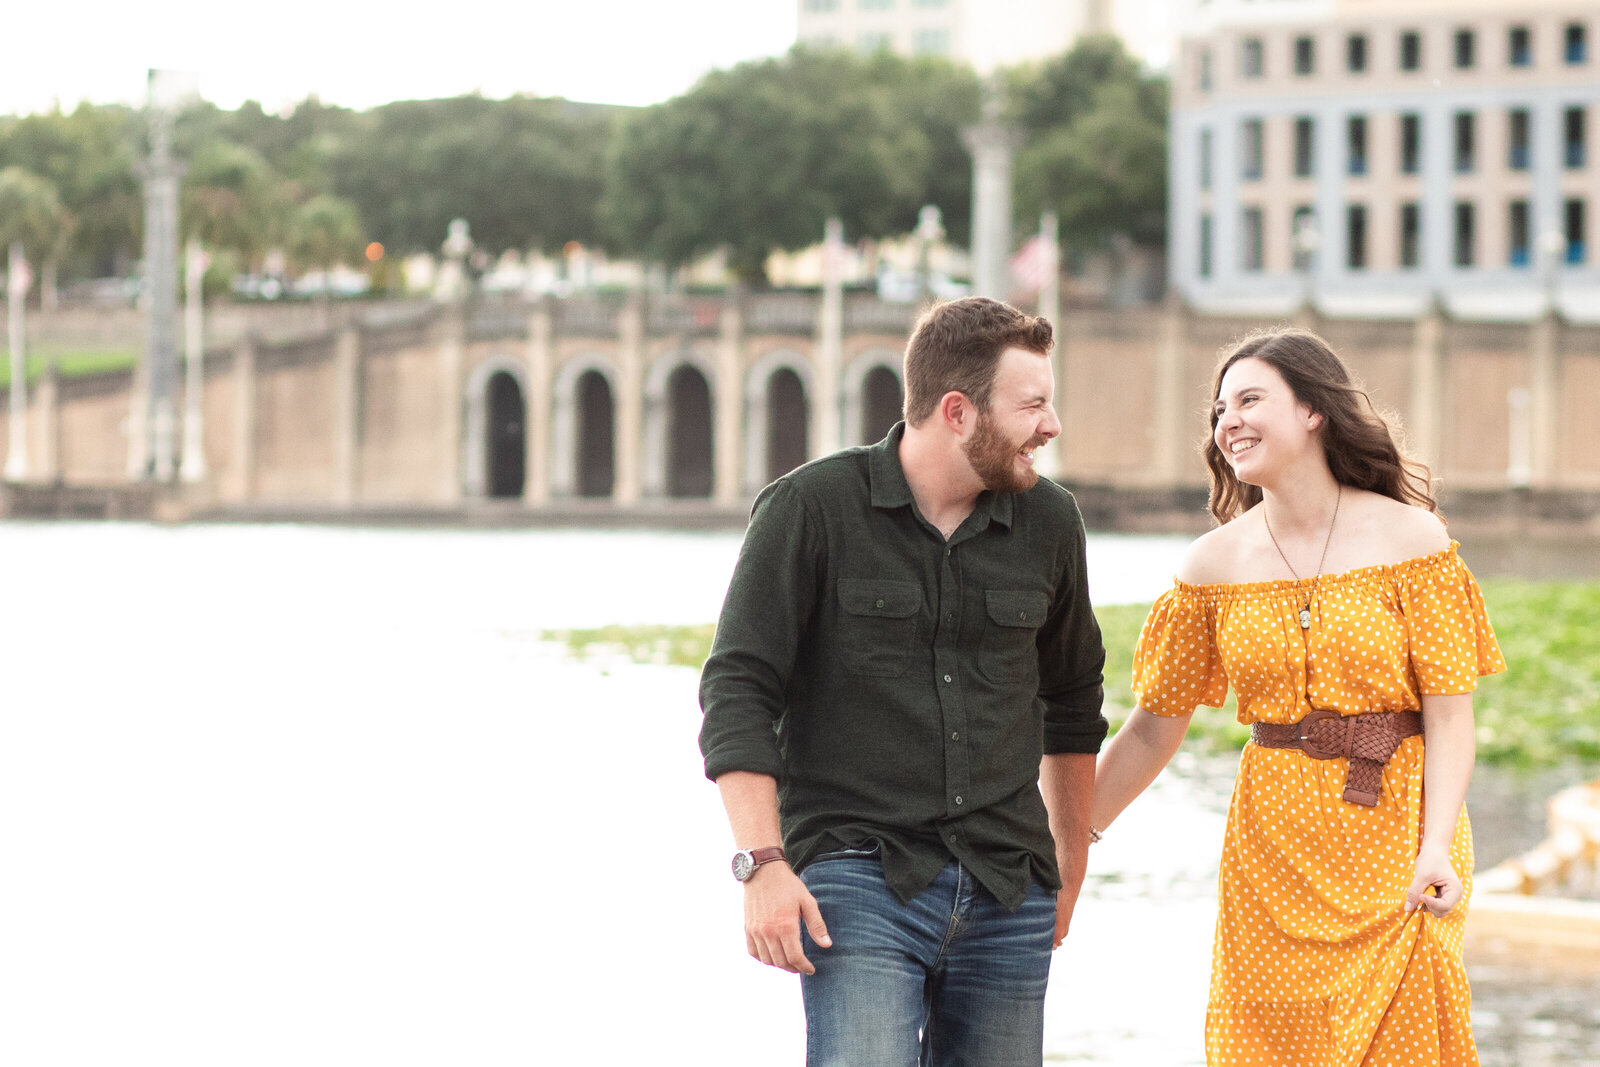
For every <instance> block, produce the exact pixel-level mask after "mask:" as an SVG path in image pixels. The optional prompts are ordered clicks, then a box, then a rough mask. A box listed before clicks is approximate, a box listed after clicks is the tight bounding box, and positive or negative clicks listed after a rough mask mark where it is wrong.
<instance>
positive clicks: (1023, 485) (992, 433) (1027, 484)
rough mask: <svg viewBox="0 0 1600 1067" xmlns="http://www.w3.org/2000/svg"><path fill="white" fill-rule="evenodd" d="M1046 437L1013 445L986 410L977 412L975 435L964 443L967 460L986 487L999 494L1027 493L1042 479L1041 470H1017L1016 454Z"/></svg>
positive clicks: (1037, 444) (1037, 443)
mask: <svg viewBox="0 0 1600 1067" xmlns="http://www.w3.org/2000/svg"><path fill="white" fill-rule="evenodd" d="M1045 441H1046V439H1045V438H1042V437H1034V438H1031V439H1030V440H1029V441H1027V442H1025V443H1024V444H1022V445H1015V444H1012V443H1011V442H1010V441H1007V440H1006V439H1005V438H1004V437H1002V436H1001V435H1000V428H999V426H998V425H997V424H996V422H995V420H994V419H991V418H990V417H989V415H988V413H987V412H983V411H980V412H979V413H978V425H977V427H976V428H975V429H974V430H973V431H972V436H971V437H970V438H969V439H968V440H967V443H966V444H965V445H963V446H962V452H964V453H965V454H966V457H967V462H968V463H970V464H972V469H973V471H974V472H976V473H977V475H978V478H979V479H980V480H981V481H982V482H983V485H984V488H985V489H989V490H991V491H993V492H996V493H1025V492H1027V491H1028V490H1029V489H1032V488H1033V487H1034V485H1035V484H1037V483H1038V481H1039V472H1038V471H1036V470H1034V469H1033V468H1032V467H1031V466H1029V467H1026V468H1024V469H1022V470H1020V471H1019V470H1018V469H1017V465H1016V461H1017V453H1018V452H1020V451H1021V450H1022V449H1023V448H1026V447H1029V446H1032V447H1034V448H1037V447H1039V446H1040V445H1043V444H1044V443H1045Z"/></svg>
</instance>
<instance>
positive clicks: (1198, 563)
mask: <svg viewBox="0 0 1600 1067" xmlns="http://www.w3.org/2000/svg"><path fill="white" fill-rule="evenodd" d="M1252 521H1254V516H1253V515H1252V514H1251V513H1250V512H1246V513H1245V514H1244V515H1242V516H1240V517H1239V518H1237V519H1234V520H1233V521H1232V522H1227V523H1224V524H1222V525H1221V526H1218V527H1217V528H1216V529H1215V530H1211V531H1209V532H1208V533H1205V534H1202V535H1201V536H1199V537H1197V538H1195V540H1194V543H1193V544H1191V545H1190V546H1189V550H1188V551H1187V552H1185V553H1184V555H1183V559H1182V561H1180V562H1179V564H1178V581H1180V582H1184V583H1186V584H1188V585H1216V584H1218V583H1223V582H1231V581H1234V580H1235V577H1234V576H1235V575H1236V574H1237V573H1238V559H1239V553H1240V549H1241V545H1242V544H1243V543H1244V542H1245V540H1246V539H1247V537H1248V531H1249V525H1250V523H1251V522H1252Z"/></svg>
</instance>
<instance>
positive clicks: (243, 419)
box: [135, 334, 257, 501]
mask: <svg viewBox="0 0 1600 1067" xmlns="http://www.w3.org/2000/svg"><path fill="white" fill-rule="evenodd" d="M137 395H138V394H137V393H136V394H135V396H137ZM136 440H137V438H136ZM233 456H234V469H233V491H232V496H233V499H234V500H235V501H249V500H253V499H255V495H256V465H257V462H256V461H257V456H256V339H255V337H254V336H253V335H251V334H246V335H245V336H244V338H243V339H242V340H241V341H240V342H239V344H238V346H237V347H235V348H234V350H233Z"/></svg>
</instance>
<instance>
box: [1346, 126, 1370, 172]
mask: <svg viewBox="0 0 1600 1067" xmlns="http://www.w3.org/2000/svg"><path fill="white" fill-rule="evenodd" d="M1345 130H1346V136H1345V144H1346V145H1347V147H1348V155H1349V160H1350V173H1351V174H1365V173H1366V172H1367V118H1366V116H1365V115H1351V116H1350V120H1349V122H1348V123H1347V124H1346V127H1345Z"/></svg>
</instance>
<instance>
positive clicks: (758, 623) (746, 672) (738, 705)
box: [700, 481, 817, 780]
mask: <svg viewBox="0 0 1600 1067" xmlns="http://www.w3.org/2000/svg"><path fill="white" fill-rule="evenodd" d="M812 526H813V524H812V523H811V522H810V521H809V516H808V511H807V508H806V506H805V502H804V501H803V499H801V497H800V495H799V494H798V493H796V492H795V491H794V490H793V489H792V488H791V487H790V486H788V485H787V484H786V483H784V482H781V481H780V482H776V483H774V484H773V485H771V486H768V487H767V489H766V490H765V491H763V493H762V494H761V496H760V497H758V498H757V500H756V503H755V506H754V508H753V509H752V510H751V517H750V527H749V530H748V531H747V532H746V534H745V539H744V546H743V548H742V549H741V550H740V553H739V560H738V562H737V563H736V564H735V566H734V571H733V579H732V581H731V582H730V583H729V586H728V595H727V598H726V599H725V600H724V601H723V605H722V614H721V616H720V617H719V618H718V620H717V631H716V635H715V636H714V638H713V639H712V643H711V654H710V656H709V657H708V658H707V659H706V663H705V667H704V668H703V669H702V671H701V674H700V707H701V710H702V711H703V712H704V719H703V720H702V722H701V727H700V752H701V755H702V756H703V757H704V759H705V773H706V777H708V778H710V779H712V780H715V779H717V778H719V777H720V776H722V775H724V774H727V773H728V772H730V771H752V772H755V773H758V774H768V775H771V776H772V777H774V778H780V779H781V778H782V770H783V760H782V755H781V753H780V751H779V745H778V735H777V729H778V724H779V721H780V719H781V717H782V715H783V712H784V708H785V706H786V697H785V693H786V690H787V688H788V685H789V681H790V677H791V675H792V673H793V670H794V661H795V655H796V650H797V649H798V647H799V646H800V642H801V638H802V636H803V630H804V620H806V619H807V618H808V617H809V616H810V613H811V610H812V605H813V603H814V601H815V598H816V582H817V578H816V573H817V571H816V555H817V549H816V547H815V544H814V541H813V538H812V537H811V529H812Z"/></svg>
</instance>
